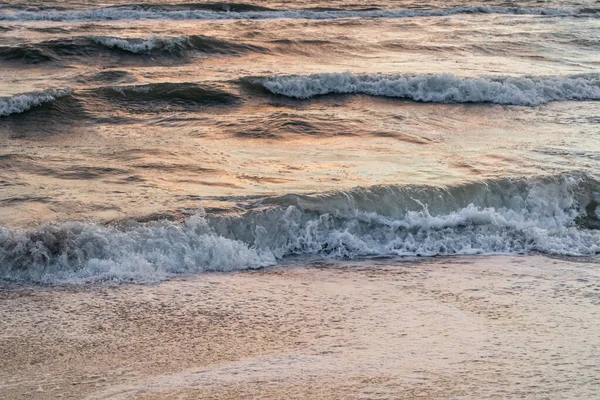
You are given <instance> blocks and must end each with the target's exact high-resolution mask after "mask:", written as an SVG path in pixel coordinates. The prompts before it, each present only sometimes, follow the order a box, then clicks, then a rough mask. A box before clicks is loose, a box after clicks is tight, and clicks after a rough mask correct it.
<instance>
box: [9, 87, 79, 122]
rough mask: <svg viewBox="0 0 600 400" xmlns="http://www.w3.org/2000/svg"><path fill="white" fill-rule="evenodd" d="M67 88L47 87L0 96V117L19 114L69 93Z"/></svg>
mask: <svg viewBox="0 0 600 400" xmlns="http://www.w3.org/2000/svg"><path fill="white" fill-rule="evenodd" d="M71 93H72V92H71V90H69V89H48V90H44V91H38V92H30V93H21V94H16V95H14V96H10V97H0V117H6V116H8V115H11V114H20V113H22V112H25V111H29V110H30V109H32V108H34V107H39V106H41V105H43V104H47V103H52V102H53V101H55V100H57V99H59V98H61V97H66V96H69V95H71Z"/></svg>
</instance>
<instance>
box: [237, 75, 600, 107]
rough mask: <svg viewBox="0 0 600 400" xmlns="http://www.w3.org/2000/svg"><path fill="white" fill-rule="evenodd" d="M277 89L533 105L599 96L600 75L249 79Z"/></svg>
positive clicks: (305, 94)
mask: <svg viewBox="0 0 600 400" xmlns="http://www.w3.org/2000/svg"><path fill="white" fill-rule="evenodd" d="M244 82H246V83H248V84H251V85H256V84H258V85H261V86H262V87H264V88H265V89H267V90H268V91H270V92H271V93H274V94H278V95H282V96H286V97H291V98H296V99H308V98H311V97H315V96H322V95H326V94H367V95H372V96H384V97H395V98H403V99H410V100H415V101H422V102H432V103H494V104H507V105H521V106H535V105H540V104H544V103H548V102H551V101H564V100H600V75H598V74H587V75H573V76H522V77H510V76H500V77H481V78H461V77H457V76H454V75H450V74H427V75H382V74H376V75H353V74H350V73H324V74H314V75H307V76H278V77H271V78H248V79H246V80H245V81H244Z"/></svg>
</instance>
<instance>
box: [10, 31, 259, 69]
mask: <svg viewBox="0 0 600 400" xmlns="http://www.w3.org/2000/svg"><path fill="white" fill-rule="evenodd" d="M110 51H115V52H116V54H117V55H118V54H131V55H140V56H143V55H152V56H159V55H163V56H184V55H185V54H186V52H187V51H196V52H200V53H208V54H229V55H235V54H241V53H245V52H266V51H267V50H266V49H265V48H262V47H260V46H254V45H250V44H246V43H234V42H228V41H225V40H219V39H215V38H212V37H209V36H202V35H192V36H182V37H162V36H151V37H149V38H119V37H112V36H89V37H88V36H82V37H74V38H69V39H56V40H48V41H44V42H38V43H24V44H20V45H15V46H0V60H5V61H20V62H25V63H30V64H37V63H42V62H47V61H53V60H60V59H65V58H71V57H77V56H79V57H92V56H96V55H98V54H102V53H106V52H110Z"/></svg>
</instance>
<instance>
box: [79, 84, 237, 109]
mask: <svg viewBox="0 0 600 400" xmlns="http://www.w3.org/2000/svg"><path fill="white" fill-rule="evenodd" d="M88 93H91V94H93V95H97V96H100V97H102V98H104V99H107V100H109V101H119V102H120V101H132V102H149V101H154V102H175V101H177V102H189V103H193V104H201V105H221V104H223V105H227V104H234V103H236V102H237V101H238V100H239V98H238V96H236V95H234V94H232V93H229V92H226V91H224V90H220V89H217V88H214V87H210V86H206V85H200V84H196V83H187V82H185V83H169V82H161V83H150V84H146V85H128V86H107V87H101V88H97V89H90V90H88Z"/></svg>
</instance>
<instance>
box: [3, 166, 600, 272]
mask: <svg viewBox="0 0 600 400" xmlns="http://www.w3.org/2000/svg"><path fill="white" fill-rule="evenodd" d="M469 199H470V200H469ZM598 200H600V197H599V193H598V185H597V182H596V181H593V180H591V179H589V178H586V177H577V176H573V177H564V176H561V177H555V178H552V179H546V180H537V181H535V180H534V181H526V180H521V181H516V182H512V181H508V180H507V181H502V182H483V183H480V184H472V185H466V186H463V187H455V188H450V189H436V188H427V187H410V186H408V187H376V188H370V189H357V190H354V191H352V192H348V193H343V194H339V195H329V196H291V195H290V196H284V197H279V198H272V199H266V200H265V201H263V202H262V203H261V204H260V205H259V206H257V207H258V208H256V209H254V210H252V211H249V212H247V213H245V214H242V215H240V216H236V217H219V216H214V215H213V216H210V215H203V214H198V215H195V216H193V217H191V218H189V219H188V220H187V221H186V222H185V223H178V222H168V221H162V222H153V223H145V224H141V223H135V224H131V225H129V226H126V227H110V226H100V225H96V224H84V223H65V224H62V225H57V226H46V227H40V228H36V229H32V230H9V229H2V228H0V278H2V279H10V280H26V281H36V282H90V281H98V280H114V281H117V282H128V281H135V282H152V281H156V280H161V279H164V278H166V277H168V276H171V275H173V274H179V273H201V272H204V271H232V270H240V269H249V268H257V267H262V266H267V265H272V264H274V263H276V262H277V260H279V259H281V258H282V257H286V256H290V255H305V256H312V257H328V258H340V257H341V258H346V257H349V258H352V257H361V256H390V255H401V256H434V255H459V254H464V255H472V254H512V253H528V252H543V253H547V254H556V255H571V256H582V255H586V256H589V255H593V254H596V253H600V231H598V230H596V229H589V227H586V225H585V224H586V223H587V224H597V225H598V227H600V223H598V222H599V221H598V220H597V218H595V219H594V215H593V211H590V210H586V208H587V209H589V208H590V207H589V204H596V203H594V201H596V202H597V201H598ZM590 212H591V213H592V215H590ZM582 218H584V219H585V218H591V222H589V221H588V222H585V221H584V220H582Z"/></svg>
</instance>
